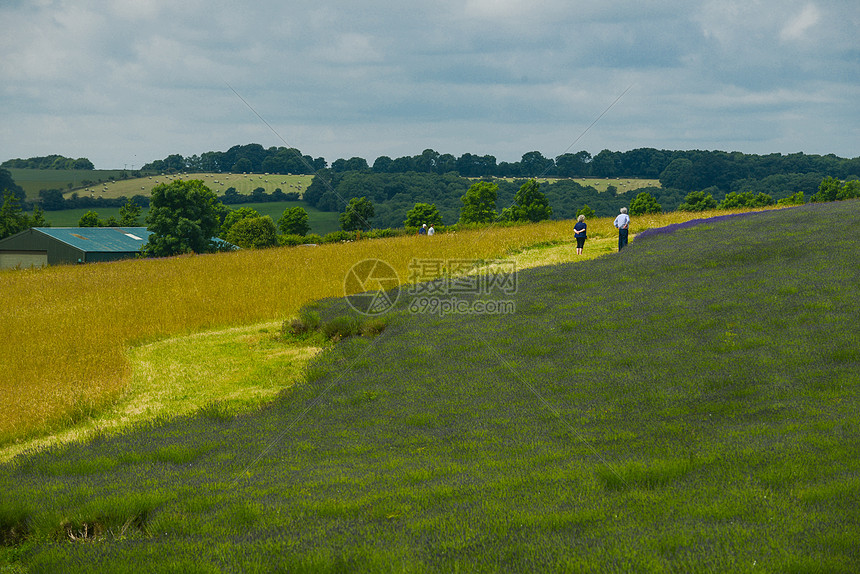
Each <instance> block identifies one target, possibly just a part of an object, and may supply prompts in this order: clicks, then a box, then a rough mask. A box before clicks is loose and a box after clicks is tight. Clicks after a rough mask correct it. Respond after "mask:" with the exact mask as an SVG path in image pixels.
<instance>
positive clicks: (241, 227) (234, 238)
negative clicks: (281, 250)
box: [225, 215, 278, 249]
mask: <svg viewBox="0 0 860 574" xmlns="http://www.w3.org/2000/svg"><path fill="white" fill-rule="evenodd" d="M225 239H226V240H227V241H229V242H230V243H232V244H233V245H238V246H239V247H241V248H243V249H255V248H261V247H272V246H274V245H277V244H278V239H277V229H275V222H274V221H272V218H271V217H270V216H268V215H265V216H263V217H248V218H245V219H240V220H239V221H237V222H236V223H235V224H234V225H233V227H231V228H230V231H228V232H227V236H226V237H225Z"/></svg>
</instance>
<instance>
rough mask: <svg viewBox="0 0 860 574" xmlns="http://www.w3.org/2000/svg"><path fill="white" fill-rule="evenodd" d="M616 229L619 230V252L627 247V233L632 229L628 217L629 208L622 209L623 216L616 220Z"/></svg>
mask: <svg viewBox="0 0 860 574" xmlns="http://www.w3.org/2000/svg"><path fill="white" fill-rule="evenodd" d="M615 227H617V228H618V251H621V250H622V249H624V246H625V245H627V231H628V228H629V227H630V217H629V216H628V215H627V208H626V207H622V208H621V214H620V215H619V216H618V217H616V218H615Z"/></svg>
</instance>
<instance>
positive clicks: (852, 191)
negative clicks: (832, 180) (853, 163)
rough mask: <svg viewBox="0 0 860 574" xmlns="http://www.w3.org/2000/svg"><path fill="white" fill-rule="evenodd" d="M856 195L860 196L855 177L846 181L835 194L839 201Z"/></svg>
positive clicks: (858, 185)
mask: <svg viewBox="0 0 860 574" xmlns="http://www.w3.org/2000/svg"><path fill="white" fill-rule="evenodd" d="M857 197H860V181H858V180H856V179H852V180H851V181H846V182H845V183H844V184H843V185H842V188H841V189H840V190H839V193H837V194H836V199H837V200H840V201H841V200H843V199H854V198H857Z"/></svg>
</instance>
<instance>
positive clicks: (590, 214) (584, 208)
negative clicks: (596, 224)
mask: <svg viewBox="0 0 860 574" xmlns="http://www.w3.org/2000/svg"><path fill="white" fill-rule="evenodd" d="M580 215H584V216H585V217H586V218H589V219H590V218H592V217H594V216H595V215H597V212H596V211H594V210H593V209H591V208H590V207H588V204H586V205H583V206H582V209H580V210H579V211H577V212H576V216H577V217H579V216H580Z"/></svg>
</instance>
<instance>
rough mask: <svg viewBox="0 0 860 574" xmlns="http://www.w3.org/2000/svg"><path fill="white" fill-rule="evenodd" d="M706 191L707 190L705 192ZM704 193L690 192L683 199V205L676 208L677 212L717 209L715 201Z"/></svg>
mask: <svg viewBox="0 0 860 574" xmlns="http://www.w3.org/2000/svg"><path fill="white" fill-rule="evenodd" d="M705 191H707V190H705ZM705 191H691V192H690V193H688V194H687V197H685V198H684V203H682V204H681V205H679V206H678V211H705V210H706V209H714V208H715V207H717V201H716V200H715V199H714V197H713V196H712V195H711V194H710V193H705Z"/></svg>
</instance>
